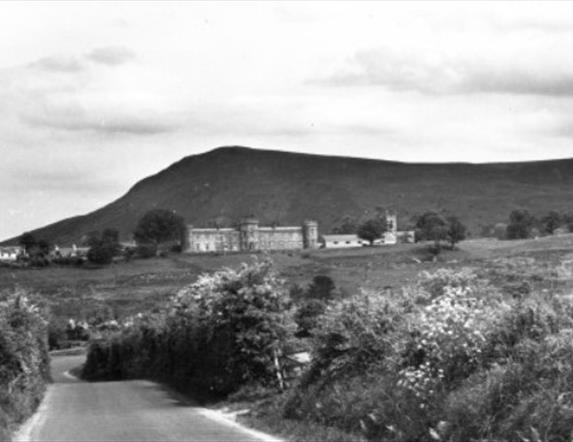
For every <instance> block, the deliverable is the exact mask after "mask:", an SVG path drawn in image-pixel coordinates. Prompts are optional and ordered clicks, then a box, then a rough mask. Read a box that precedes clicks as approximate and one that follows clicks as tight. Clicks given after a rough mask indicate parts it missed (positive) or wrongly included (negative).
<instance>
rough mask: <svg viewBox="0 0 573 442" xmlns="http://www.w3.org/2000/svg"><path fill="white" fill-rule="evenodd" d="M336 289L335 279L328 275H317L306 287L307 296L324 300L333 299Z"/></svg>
mask: <svg viewBox="0 0 573 442" xmlns="http://www.w3.org/2000/svg"><path fill="white" fill-rule="evenodd" d="M335 289H336V286H335V285H334V281H333V280H332V278H331V277H329V276H326V275H316V276H315V277H314V278H312V282H311V283H310V284H309V286H308V288H307V289H306V297H307V298H312V299H319V300H322V301H328V300H331V299H332V297H333V292H334V290H335Z"/></svg>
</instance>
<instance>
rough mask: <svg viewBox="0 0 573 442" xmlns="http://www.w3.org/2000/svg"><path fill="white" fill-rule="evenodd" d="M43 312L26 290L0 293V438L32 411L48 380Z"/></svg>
mask: <svg viewBox="0 0 573 442" xmlns="http://www.w3.org/2000/svg"><path fill="white" fill-rule="evenodd" d="M44 316H45V315H43V313H42V312H41V311H40V309H39V308H38V307H36V306H35V305H34V304H33V303H32V302H30V300H29V298H28V295H27V293H25V292H23V291H17V292H10V293H0V440H10V432H11V431H12V430H13V429H14V427H15V425H16V424H18V423H21V422H22V421H23V420H24V419H26V418H27V417H28V416H29V415H31V414H32V413H33V411H34V410H35V409H36V407H37V406H38V404H39V403H40V401H41V399H42V397H43V394H44V392H45V389H46V383H47V382H48V381H49V378H50V371H49V354H48V340H47V336H48V333H47V328H48V324H47V321H45V320H44Z"/></svg>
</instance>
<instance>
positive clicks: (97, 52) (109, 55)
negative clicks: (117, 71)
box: [86, 46, 135, 66]
mask: <svg viewBox="0 0 573 442" xmlns="http://www.w3.org/2000/svg"><path fill="white" fill-rule="evenodd" d="M86 57H87V58H88V59H89V60H91V61H93V62H94V63H100V64H104V65H107V66H119V65H122V64H125V63H127V62H129V61H131V60H133V59H134V58H135V53H134V52H133V51H131V50H129V49H127V48H125V47H123V46H106V47H103V48H96V49H94V50H93V51H91V52H90V53H88V54H86Z"/></svg>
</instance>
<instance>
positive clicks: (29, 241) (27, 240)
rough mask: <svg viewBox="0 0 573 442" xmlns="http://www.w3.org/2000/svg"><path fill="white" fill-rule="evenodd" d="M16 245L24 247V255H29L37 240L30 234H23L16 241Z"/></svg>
mask: <svg viewBox="0 0 573 442" xmlns="http://www.w3.org/2000/svg"><path fill="white" fill-rule="evenodd" d="M18 244H20V245H21V246H22V247H24V250H25V251H26V253H29V252H30V251H31V250H32V248H33V247H35V246H36V245H37V244H38V240H37V239H36V237H35V236H34V235H33V234H32V233H30V232H25V233H23V234H22V235H21V236H20V238H19V239H18Z"/></svg>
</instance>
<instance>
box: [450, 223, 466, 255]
mask: <svg viewBox="0 0 573 442" xmlns="http://www.w3.org/2000/svg"><path fill="white" fill-rule="evenodd" d="M447 221H448V241H449V242H450V245H451V247H452V249H453V248H454V247H455V245H456V244H457V243H459V242H460V241H463V240H464V239H466V233H467V227H466V226H465V225H464V224H462V222H461V221H460V220H459V218H458V217H457V216H449V217H448V218H447Z"/></svg>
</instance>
